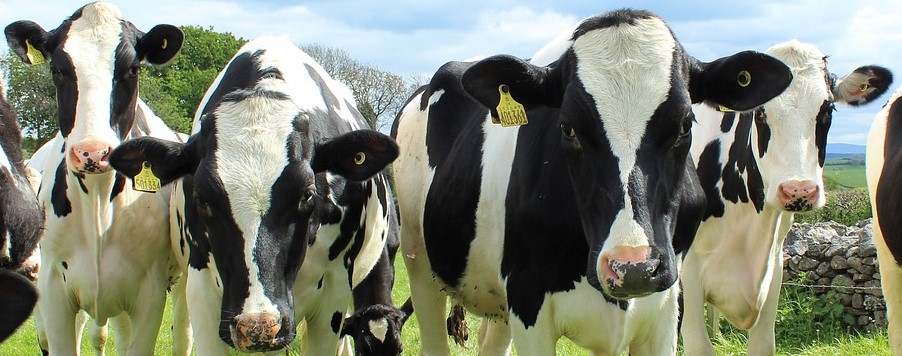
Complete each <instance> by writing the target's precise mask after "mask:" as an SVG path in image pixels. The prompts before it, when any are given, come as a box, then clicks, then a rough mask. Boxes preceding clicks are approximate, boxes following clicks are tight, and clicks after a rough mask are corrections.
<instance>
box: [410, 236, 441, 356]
mask: <svg viewBox="0 0 902 356" xmlns="http://www.w3.org/2000/svg"><path fill="white" fill-rule="evenodd" d="M408 230H409V229H408ZM401 234H402V236H403V235H406V234H407V233H406V232H405V231H404V229H402V232H401ZM402 241H405V240H403V239H402ZM401 246H402V249H404V248H405V247H404V246H405V244H404V243H403V242H402V244H401ZM420 246H422V245H420ZM410 256H414V257H410ZM404 264H405V265H406V266H407V274H408V277H409V278H410V279H409V280H410V299H411V300H412V301H413V308H414V310H416V315H417V321H419V328H420V354H421V355H451V349H450V348H449V347H448V326H447V324H446V322H445V315H446V311H445V304H446V302H447V299H448V298H447V297H446V296H445V295H444V294H443V293H442V291H441V289H440V287H439V286H438V285H437V283H436V282H435V281H434V280H433V278H434V277H433V275H432V268H431V267H430V265H429V258H428V257H427V256H426V251H425V250H424V249H420V250H419V251H410V252H409V251H407V250H406V249H405V250H404Z"/></svg>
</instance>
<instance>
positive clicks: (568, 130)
mask: <svg viewBox="0 0 902 356" xmlns="http://www.w3.org/2000/svg"><path fill="white" fill-rule="evenodd" d="M561 133H563V134H564V137H566V138H568V139H574V138H576V131H575V130H573V127H572V126H570V124H568V123H566V122H562V123H561Z"/></svg>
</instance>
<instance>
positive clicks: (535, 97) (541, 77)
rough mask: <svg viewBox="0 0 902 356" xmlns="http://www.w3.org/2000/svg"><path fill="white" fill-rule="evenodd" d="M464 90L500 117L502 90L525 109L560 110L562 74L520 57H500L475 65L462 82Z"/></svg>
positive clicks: (465, 73)
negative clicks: (505, 90)
mask: <svg viewBox="0 0 902 356" xmlns="http://www.w3.org/2000/svg"><path fill="white" fill-rule="evenodd" d="M460 83H461V85H462V86H463V88H464V90H466V92H467V93H468V94H470V96H472V97H473V98H474V99H476V101H478V102H479V103H481V104H482V105H483V106H485V107H486V108H488V109H489V110H491V111H492V117H498V112H497V111H496V107H498V104H499V103H500V102H501V93H500V91H499V90H500V88H499V87H500V86H502V85H506V86H507V90H509V92H510V95H511V97H512V98H513V99H514V100H515V101H516V102H518V103H520V104H522V105H523V106H524V108H525V109H527V110H528V109H529V108H530V107H534V106H538V105H545V106H550V107H560V106H561V99H562V97H563V92H562V91H561V88H560V73H559V72H558V71H557V70H556V69H555V68H550V67H538V66H535V65H532V64H530V63H527V62H526V61H524V60H522V59H519V58H517V57H513V56H509V55H497V56H493V57H489V58H486V59H483V60H481V61H479V62H476V63H474V64H473V65H472V66H470V68H467V70H465V71H464V73H463V75H462V76H461V78H460Z"/></svg>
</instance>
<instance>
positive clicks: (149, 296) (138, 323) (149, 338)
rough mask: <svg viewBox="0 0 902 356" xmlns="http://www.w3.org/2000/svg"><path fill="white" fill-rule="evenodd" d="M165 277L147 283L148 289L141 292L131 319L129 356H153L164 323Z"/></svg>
mask: <svg viewBox="0 0 902 356" xmlns="http://www.w3.org/2000/svg"><path fill="white" fill-rule="evenodd" d="M160 281H163V282H164V283H160ZM166 281H167V279H166V277H165V275H162V276H157V279H151V280H148V281H145V283H146V285H145V287H146V288H142V290H143V291H141V292H139V294H138V299H137V300H136V301H135V303H136V305H135V307H134V309H133V310H132V314H131V315H130V319H131V320H132V321H133V323H132V330H131V335H130V341H131V344H130V345H129V348H128V354H129V355H152V354H153V351H154V345H156V342H157V335H158V334H159V332H160V324H162V323H163V309H165V308H166V285H165V282H166Z"/></svg>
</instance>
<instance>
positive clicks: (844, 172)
mask: <svg viewBox="0 0 902 356" xmlns="http://www.w3.org/2000/svg"><path fill="white" fill-rule="evenodd" d="M824 176H826V177H830V178H833V179H835V180H836V182H837V183H839V185H840V186H841V187H843V188H861V187H866V186H867V180H866V177H865V169H864V165H863V164H859V165H829V164H828V165H826V166H824Z"/></svg>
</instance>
